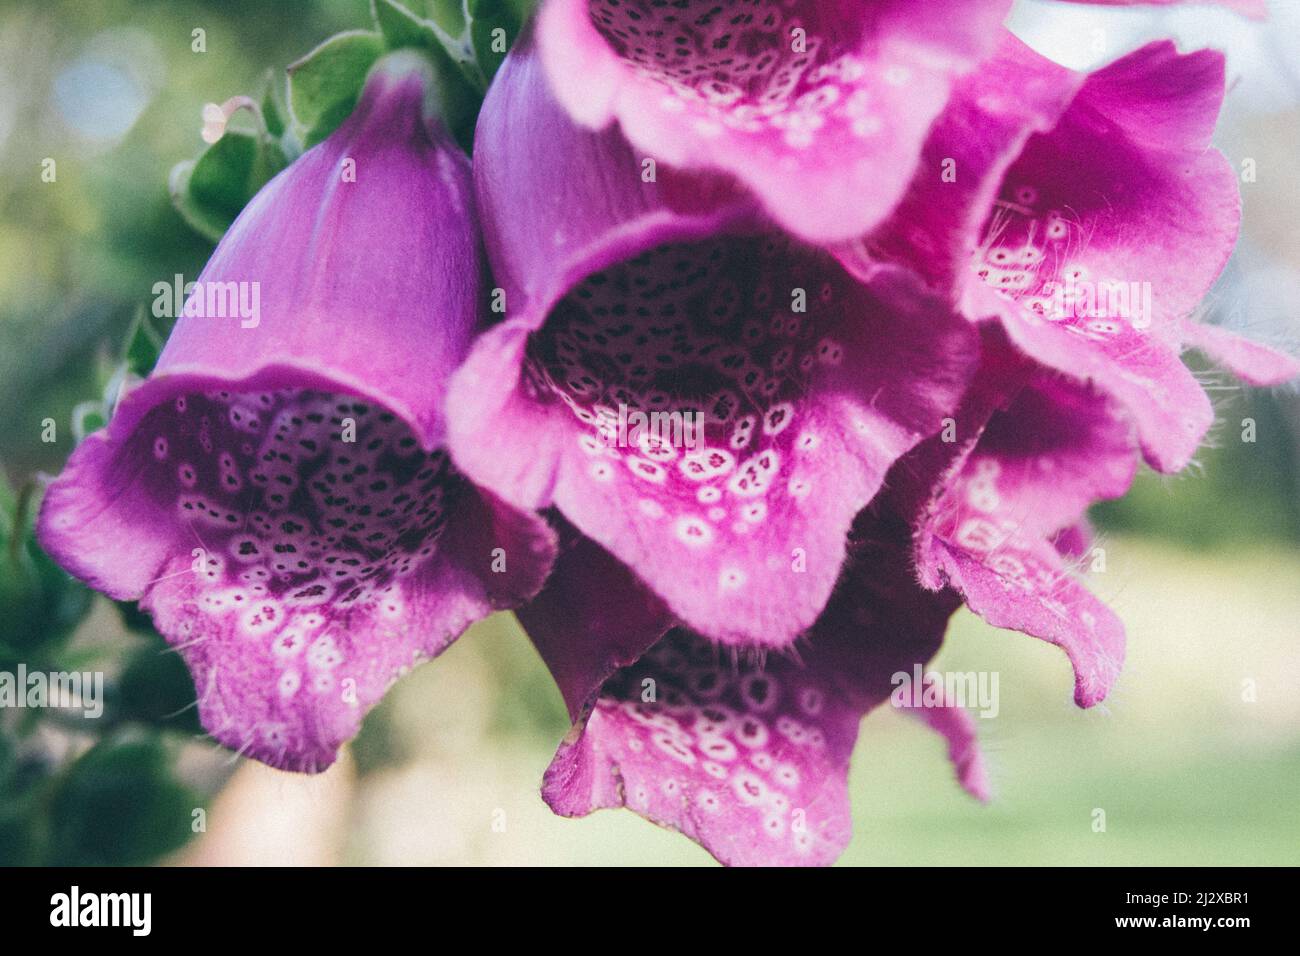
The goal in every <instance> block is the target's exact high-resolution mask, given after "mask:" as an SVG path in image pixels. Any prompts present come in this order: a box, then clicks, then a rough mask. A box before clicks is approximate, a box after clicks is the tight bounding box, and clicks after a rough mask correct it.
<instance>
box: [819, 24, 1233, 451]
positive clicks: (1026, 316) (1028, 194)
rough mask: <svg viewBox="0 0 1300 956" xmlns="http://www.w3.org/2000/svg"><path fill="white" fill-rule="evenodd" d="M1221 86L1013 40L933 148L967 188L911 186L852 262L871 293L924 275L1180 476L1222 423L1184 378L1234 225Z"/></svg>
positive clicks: (1201, 54) (965, 92)
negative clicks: (1089, 394) (1114, 416)
mask: <svg viewBox="0 0 1300 956" xmlns="http://www.w3.org/2000/svg"><path fill="white" fill-rule="evenodd" d="M1223 71H1224V66H1223V57H1222V55H1221V54H1219V53H1217V52H1214V51H1210V50H1200V51H1196V52H1192V53H1187V54H1180V53H1178V51H1177V50H1176V48H1175V47H1174V45H1173V44H1172V43H1170V42H1167V41H1162V42H1156V43H1151V44H1148V45H1146V46H1144V47H1142V48H1140V49H1139V50H1137V51H1135V52H1133V53H1131V54H1129V55H1128V56H1125V57H1122V58H1121V59H1119V60H1117V61H1116V62H1114V63H1112V64H1111V65H1109V66H1107V67H1104V68H1103V69H1100V70H1098V71H1096V72H1094V73H1091V74H1082V73H1077V72H1075V71H1071V70H1067V69H1064V68H1062V67H1060V66H1059V65H1057V64H1055V63H1052V62H1051V61H1049V60H1047V59H1045V58H1043V57H1041V56H1039V55H1038V54H1036V53H1034V52H1033V51H1032V50H1030V49H1029V48H1028V47H1026V46H1025V45H1024V44H1023V43H1021V42H1020V41H1019V40H1017V39H1015V38H1014V37H1013V36H1011V35H1010V34H1007V35H1006V37H1005V38H1004V40H1003V41H1002V43H1001V45H1000V47H999V49H998V53H997V55H996V56H995V57H994V58H993V60H992V61H991V62H990V63H989V64H988V65H987V68H986V69H983V70H981V71H980V72H979V73H977V74H975V75H972V76H970V77H967V78H965V79H963V80H962V81H960V82H959V83H958V86H957V88H956V91H955V94H954V97H953V100H952V101H951V102H950V103H949V105H948V107H947V108H946V110H945V112H944V113H943V115H941V116H940V118H939V120H938V121H937V122H936V124H935V126H934V128H933V130H932V131H931V134H930V138H929V140H928V142H927V144H926V146H925V149H924V153H923V160H922V166H923V168H934V169H938V168H941V163H943V162H944V161H945V160H946V161H948V162H951V163H953V164H955V166H954V170H955V171H956V175H955V179H954V178H952V177H949V179H947V180H945V179H943V178H942V177H937V176H933V175H928V174H927V175H922V176H918V177H916V178H915V179H914V180H913V183H912V186H911V188H910V189H909V192H908V195H907V196H905V197H904V199H903V201H902V203H901V204H900V206H899V208H898V210H897V211H896V212H895V214H894V215H893V216H892V217H891V218H890V219H889V220H888V221H886V222H885V223H884V224H883V225H881V226H880V227H878V228H877V229H875V230H873V231H872V232H871V233H870V234H868V235H867V236H865V237H864V238H862V239H861V240H860V241H858V242H855V243H850V244H848V245H847V246H845V247H843V248H841V249H840V251H839V254H840V256H841V259H842V260H843V261H844V262H845V263H846V264H847V265H848V267H849V268H850V269H851V270H853V271H854V272H855V273H856V274H859V275H863V276H869V275H870V274H871V273H872V270H873V268H875V267H876V266H877V265H878V264H879V263H880V262H889V261H900V262H907V263H911V264H913V265H914V266H915V267H916V268H918V269H919V270H920V271H921V273H922V274H923V275H924V276H925V277H926V279H927V281H928V282H929V283H930V284H931V286H932V287H934V288H935V289H936V291H938V292H939V293H940V294H942V295H945V296H951V297H952V300H953V301H954V302H956V303H957V304H958V306H959V308H960V309H961V311H962V312H963V313H964V314H966V315H968V316H969V317H970V318H972V319H975V320H986V319H988V320H996V321H998V322H1000V323H1002V325H1003V326H1004V328H1005V329H1006V330H1007V333H1008V334H1009V336H1010V337H1011V339H1012V341H1013V342H1014V343H1015V345H1016V347H1017V348H1019V349H1020V350H1021V351H1023V352H1024V353H1025V354H1027V355H1029V356H1031V357H1032V358H1034V359H1035V360H1036V361H1038V362H1039V363H1041V364H1042V365H1044V366H1047V367H1050V368H1054V369H1057V370H1059V371H1061V372H1062V373H1064V374H1066V375H1069V376H1071V377H1074V378H1076V379H1078V380H1081V381H1091V382H1094V383H1096V384H1097V385H1098V386H1099V387H1100V388H1101V389H1102V390H1103V391H1105V392H1106V393H1107V394H1108V395H1110V396H1111V397H1112V398H1114V399H1116V400H1117V401H1119V402H1120V403H1121V404H1122V405H1123V406H1124V407H1125V408H1126V409H1127V410H1128V412H1129V413H1130V414H1131V415H1132V416H1133V417H1134V420H1135V421H1136V423H1137V425H1138V430H1139V436H1140V438H1141V442H1142V448H1143V451H1144V453H1145V455H1146V458H1147V461H1148V462H1149V463H1150V464H1151V465H1152V467H1155V468H1157V469H1159V470H1161V471H1165V472H1173V471H1178V470H1180V469H1181V468H1183V467H1184V466H1185V465H1186V464H1187V462H1188V461H1189V460H1190V458H1191V456H1192V454H1193V453H1194V452H1195V450H1196V448H1197V447H1198V445H1199V444H1200V442H1201V440H1202V439H1203V437H1204V435H1205V433H1206V431H1207V429H1208V428H1209V426H1210V424H1211V422H1212V420H1213V409H1212V408H1211V406H1210V402H1209V399H1208V398H1207V397H1206V395H1205V393H1204V391H1203V390H1202V389H1201V388H1200V386H1199V384H1198V383H1197V382H1196V380H1195V378H1194V377H1193V376H1192V375H1191V373H1190V372H1189V371H1188V370H1187V369H1186V368H1185V367H1184V366H1183V365H1182V363H1181V362H1180V361H1179V353H1180V350H1181V348H1182V345H1183V341H1184V335H1183V330H1184V327H1185V324H1186V320H1187V317H1188V315H1189V314H1191V313H1192V311H1193V310H1194V309H1195V308H1196V307H1197V305H1198V304H1199V302H1200V301H1201V299H1202V297H1203V296H1204V295H1205V293H1206V291H1207V290H1208V289H1209V288H1210V286H1211V284H1212V283H1213V282H1214V280H1215V278H1216V277H1217V276H1218V275H1219V273H1220V271H1221V270H1222V269H1223V266H1224V264H1225V262H1226V261H1227V258H1228V256H1229V254H1230V253H1231V251H1232V248H1233V245H1234V244H1235V242H1236V237H1237V230H1238V224H1239V220H1240V199H1239V196H1238V191H1237V182H1236V176H1235V174H1234V172H1233V170H1232V168H1231V166H1230V165H1229V163H1228V162H1227V160H1226V159H1225V158H1224V157H1223V156H1222V154H1220V153H1219V152H1218V151H1217V150H1215V149H1213V148H1212V147H1211V145H1210V137H1211V134H1212V133H1213V129H1214V123H1215V119H1216V117H1217V115H1218V112H1219V107H1220V105H1221V102H1222V98H1223V90H1224V72H1223ZM1012 89H1013V90H1015V91H1016V93H1015V95H1014V96H1013V95H1008V93H1007V91H1008V90H1012ZM1097 143H1104V144H1105V148H1104V149H1084V148H1082V146H1083V145H1084V144H1097Z"/></svg>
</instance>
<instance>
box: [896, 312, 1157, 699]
mask: <svg viewBox="0 0 1300 956" xmlns="http://www.w3.org/2000/svg"><path fill="white" fill-rule="evenodd" d="M984 340H985V341H984V352H983V354H984V360H983V363H982V366H981V369H980V372H979V374H978V375H977V376H976V379H975V381H974V383H973V384H972V386H971V388H970V390H969V391H968V392H967V395H966V399H965V401H964V402H963V405H962V408H961V410H960V412H959V413H958V414H957V416H956V419H955V427H954V436H953V437H955V438H957V439H959V440H956V441H952V442H944V441H942V440H939V439H930V440H928V441H927V442H926V443H925V444H923V445H922V446H921V447H920V448H918V449H917V450H916V452H914V453H913V454H911V455H909V456H908V457H907V458H905V459H904V460H903V461H901V462H900V463H899V464H898V465H897V466H896V468H895V470H894V472H892V473H891V475H890V479H889V485H890V499H891V504H892V505H893V506H894V507H895V508H897V510H899V511H900V512H901V513H903V514H905V515H908V516H909V518H910V521H911V524H912V526H913V548H914V558H915V562H916V568H917V572H918V576H919V580H920V582H921V584H922V585H924V586H925V587H927V588H929V589H931V590H934V591H936V592H938V591H942V590H944V589H946V588H952V589H955V590H956V591H958V592H959V593H961V594H962V596H963V597H964V598H965V600H966V604H967V606H968V607H970V609H971V610H972V611H974V612H975V613H977V614H979V615H980V616H981V617H983V618H984V619H985V620H986V621H988V622H989V623H990V624H993V625H994V626H997V627H1005V628H1012V629H1014V630H1018V631H1023V632H1025V633H1027V634H1030V635H1032V636H1034V637H1038V638H1041V639H1043V640H1046V641H1049V642H1051V643H1053V644H1056V645H1058V646H1060V647H1061V648H1062V649H1063V650H1064V651H1065V653H1066V655H1067V656H1068V657H1069V659H1070V662H1071V664H1072V665H1073V667H1074V671H1075V701H1076V703H1078V704H1079V705H1080V706H1082V707H1091V706H1092V705H1093V704H1096V703H1097V702H1098V701H1100V700H1101V699H1102V698H1103V697H1105V696H1106V694H1107V693H1108V692H1109V690H1110V688H1111V686H1112V684H1113V683H1114V681H1115V678H1116V677H1117V676H1118V675H1119V671H1120V666H1121V664H1122V663H1123V659H1124V628H1123V625H1122V623H1121V622H1120V620H1119V618H1118V617H1117V616H1116V615H1115V614H1114V612H1112V611H1111V610H1110V609H1109V608H1108V607H1106V605H1105V604H1103V603H1102V602H1101V601H1099V600H1098V599H1097V598H1096V597H1094V596H1093V595H1092V594H1090V593H1089V592H1088V590H1087V589H1086V588H1085V587H1084V585H1083V583H1082V582H1081V581H1080V580H1079V578H1078V576H1077V575H1076V574H1075V573H1073V572H1074V565H1076V564H1077V563H1079V562H1080V560H1081V559H1082V558H1083V557H1084V554H1085V553H1086V551H1087V549H1088V537H1089V534H1088V526H1087V519H1086V517H1085V515H1086V512H1087V509H1088V508H1089V507H1090V506H1091V505H1093V504H1095V503H1096V502H1098V501H1102V500H1106V499H1110V498H1117V497H1119V496H1121V495H1123V494H1124V493H1125V492H1126V491H1127V490H1128V487H1129V485H1130V484H1131V483H1132V480H1133V477H1134V474H1135V473H1136V470H1137V455H1138V452H1137V441H1136V439H1135V437H1134V434H1133V424H1132V421H1131V419H1130V417H1129V416H1128V415H1126V414H1124V413H1123V412H1122V410H1121V409H1119V408H1118V407H1117V406H1116V404H1115V403H1114V402H1113V401H1110V400H1108V399H1107V398H1106V396H1105V395H1102V394H1100V393H1098V392H1097V391H1096V390H1095V389H1094V388H1092V387H1091V386H1089V385H1086V384H1081V383H1078V382H1075V381H1073V380H1071V379H1069V378H1067V377H1065V376H1062V375H1060V374H1059V373H1054V372H1051V371H1049V370H1046V369H1043V368H1042V367H1041V366H1037V365H1035V363H1033V362H1032V361H1029V360H1027V359H1025V358H1024V357H1022V356H1020V355H1019V354H1018V353H1016V351H1015V350H1014V349H1012V348H1011V347H1010V346H1009V345H1008V344H1007V342H1006V339H1005V336H1003V335H1002V334H1001V333H1000V332H998V331H997V328H996V327H995V326H988V327H986V328H985V333H984Z"/></svg>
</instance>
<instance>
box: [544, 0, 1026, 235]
mask: <svg viewBox="0 0 1300 956" xmlns="http://www.w3.org/2000/svg"><path fill="white" fill-rule="evenodd" d="M1009 7H1010V3H1009V2H1008V0H939V2H934V0H932V2H931V3H929V4H927V7H926V10H925V11H924V14H923V15H920V14H918V11H917V9H916V5H915V4H914V3H913V2H912V0H785V2H777V0H742V2H738V3H725V4H723V3H715V2H713V0H682V2H677V3H661V2H653V0H547V2H546V3H544V4H543V6H542V8H541V11H540V13H539V16H538V21H537V39H538V43H539V46H540V50H541V57H542V62H543V64H544V66H545V70H546V74H547V77H548V79H549V81H550V83H551V86H552V88H553V89H554V91H555V94H556V96H557V97H558V98H559V101H560V103H561V104H563V106H564V108H565V109H566V110H567V111H568V113H569V114H570V115H571V116H572V117H573V118H574V119H575V120H576V121H577V122H579V123H581V124H583V125H585V126H587V127H590V128H593V129H602V128H604V127H606V126H607V125H609V124H610V123H612V122H614V121H617V122H618V124H619V125H621V127H622V130H623V134H624V135H625V136H626V138H627V139H628V140H629V141H630V142H631V144H632V146H633V147H634V148H635V149H636V150H638V151H640V153H641V154H642V155H646V156H651V157H654V158H656V159H657V160H659V161H661V162H663V163H666V164H668V165H672V166H676V167H679V168H690V169H711V170H719V171H725V172H727V173H730V174H732V175H734V176H735V177H737V178H738V179H739V180H740V181H742V182H743V183H744V184H745V185H746V186H748V187H749V188H751V189H752V190H754V192H755V193H756V194H757V195H758V196H759V197H760V198H761V200H762V202H763V204H764V206H765V207H766V208H767V209H768V210H769V211H770V212H771V214H772V215H773V217H775V219H776V220H777V221H778V222H779V223H780V224H781V225H782V226H783V227H785V228H786V229H787V230H789V231H791V232H793V233H794V234H796V235H798V236H800V237H802V238H804V239H807V240H810V241H830V240H841V239H849V238H851V237H853V236H856V235H859V234H861V233H863V232H865V231H867V230H868V229H870V228H871V227H872V226H874V225H875V224H876V223H877V222H878V221H879V220H880V219H881V218H883V217H884V216H885V215H886V214H887V213H888V212H889V211H890V209H892V208H893V206H894V204H895V203H896V202H897V201H898V199H899V197H900V195H901V194H902V192H903V189H904V187H905V186H906V184H907V181H908V178H909V176H910V175H911V173H912V171H913V169H914V168H915V166H916V160H917V155H918V153H919V151H920V147H921V143H922V141H923V140H924V138H925V134H926V131H927V130H928V129H929V127H930V124H931V122H932V121H933V120H934V118H935V117H936V116H937V115H938V114H939V112H940V110H941V109H942V108H943V105H944V103H945V102H946V101H947V99H948V95H949V92H950V90H951V87H952V83H953V80H954V78H956V77H958V76H960V75H962V74H963V73H966V72H968V71H969V70H970V69H972V68H973V67H974V66H975V65H976V64H977V63H978V62H979V61H980V60H982V59H983V58H984V57H985V56H987V55H988V54H989V53H990V52H991V51H992V48H993V44H994V42H995V41H996V38H997V34H998V29H999V25H1000V23H1001V22H1002V19H1003V17H1004V16H1005V15H1006V13H1007V10H1008V9H1009Z"/></svg>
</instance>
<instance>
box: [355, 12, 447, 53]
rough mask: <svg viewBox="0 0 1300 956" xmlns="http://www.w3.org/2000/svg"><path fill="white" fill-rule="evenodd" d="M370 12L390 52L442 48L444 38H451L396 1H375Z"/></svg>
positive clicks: (430, 22)
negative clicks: (418, 48) (411, 47)
mask: <svg viewBox="0 0 1300 956" xmlns="http://www.w3.org/2000/svg"><path fill="white" fill-rule="evenodd" d="M370 12H371V15H372V16H373V17H374V19H375V25H376V26H377V27H379V32H380V33H382V34H383V36H384V42H385V43H387V44H388V48H389V49H390V50H396V49H400V48H401V47H404V46H415V47H426V48H432V47H435V46H442V45H443V44H444V37H448V36H450V35H449V34H444V33H443V32H442V31H441V30H439V29H438V28H437V27H436V26H435V25H434V24H433V22H432V21H429V20H425V19H422V18H421V17H418V16H416V15H415V14H414V13H412V12H411V11H410V10H408V9H407V8H406V7H404V6H403V5H402V4H400V3H396V2H394V0H373V2H372V3H371V9H370Z"/></svg>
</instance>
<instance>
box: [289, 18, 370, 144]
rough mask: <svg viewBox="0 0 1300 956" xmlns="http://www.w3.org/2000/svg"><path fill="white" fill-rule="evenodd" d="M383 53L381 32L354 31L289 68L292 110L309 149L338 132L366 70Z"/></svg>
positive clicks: (350, 108) (336, 38)
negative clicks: (335, 131)
mask: <svg viewBox="0 0 1300 956" xmlns="http://www.w3.org/2000/svg"><path fill="white" fill-rule="evenodd" d="M383 52H384V41H383V37H381V36H380V35H379V34H378V33H375V32H371V31H367V30H351V31H348V32H346V33H339V34H336V35H335V36H332V37H330V38H329V39H328V40H326V41H325V42H324V43H322V44H321V45H320V46H318V47H316V49H314V50H312V51H311V52H310V53H308V54H307V55H306V56H304V57H303V58H302V59H300V60H298V61H297V62H296V63H293V64H292V65H291V66H290V67H289V109H290V111H291V112H292V113H293V117H294V121H295V123H296V124H297V125H298V127H299V128H300V129H301V130H302V131H303V136H302V143H303V146H304V147H305V148H310V147H312V146H315V145H316V144H317V143H319V142H320V141H321V140H323V139H324V138H325V137H326V136H328V135H329V134H330V133H332V132H334V130H335V129H337V128H338V125H339V124H340V123H342V122H343V120H345V119H346V118H347V115H348V114H349V113H351V112H352V108H353V107H354V106H356V104H357V98H358V97H359V96H360V95H361V88H362V86H363V84H364V83H365V79H366V73H367V72H369V70H370V67H371V66H373V65H374V62H375V60H377V59H379V56H380V54H382V53H383Z"/></svg>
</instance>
